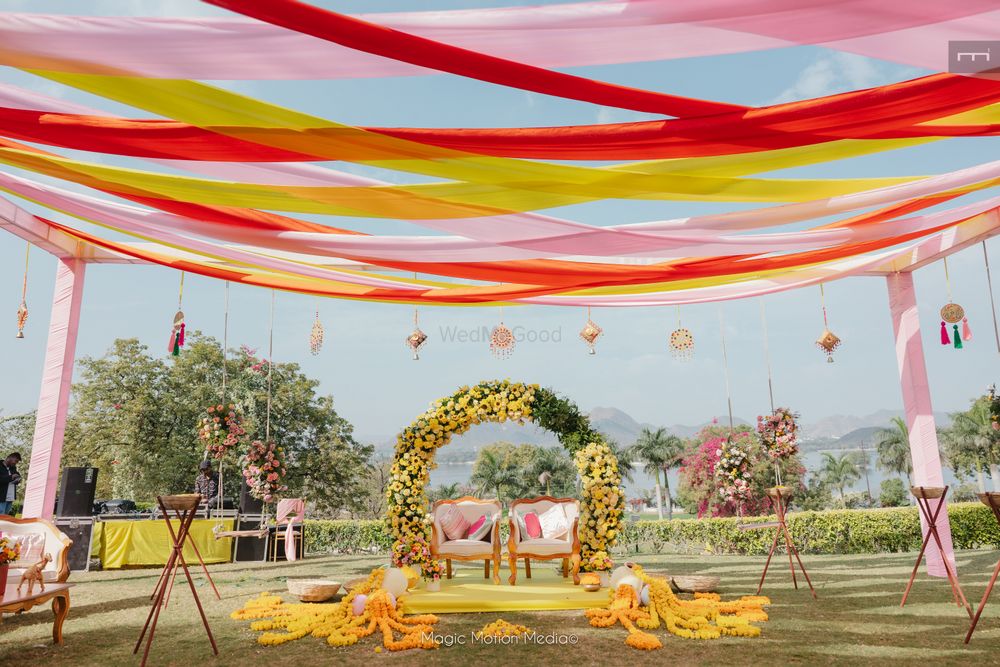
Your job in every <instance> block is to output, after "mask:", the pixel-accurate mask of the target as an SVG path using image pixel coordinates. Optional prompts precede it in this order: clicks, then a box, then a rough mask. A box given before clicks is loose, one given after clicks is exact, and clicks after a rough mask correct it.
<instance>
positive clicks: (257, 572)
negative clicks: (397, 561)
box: [0, 551, 1000, 667]
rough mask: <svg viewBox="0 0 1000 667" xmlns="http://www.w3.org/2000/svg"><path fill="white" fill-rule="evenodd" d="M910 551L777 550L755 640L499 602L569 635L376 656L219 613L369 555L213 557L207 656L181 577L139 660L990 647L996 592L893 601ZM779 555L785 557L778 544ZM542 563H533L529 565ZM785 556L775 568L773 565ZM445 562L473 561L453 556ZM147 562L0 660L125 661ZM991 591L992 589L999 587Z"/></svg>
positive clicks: (723, 559)
mask: <svg viewBox="0 0 1000 667" xmlns="http://www.w3.org/2000/svg"><path fill="white" fill-rule="evenodd" d="M915 557H916V555H915V554H884V555H863V556H807V557H806V558H805V563H806V567H808V568H809V574H810V576H811V578H812V580H813V583H814V584H815V585H816V589H817V592H818V594H819V601H813V600H812V598H811V597H810V596H809V593H808V590H805V589H800V590H798V591H795V590H794V589H793V588H792V586H791V581H790V577H789V574H788V569H787V565H786V562H787V561H785V560H778V561H776V562H775V563H773V564H772V565H776V566H777V569H773V570H772V572H771V573H769V575H768V582H767V583H766V584H765V588H764V593H765V594H768V595H770V597H771V599H772V601H773V604H772V606H771V607H770V609H769V613H770V616H771V620H770V621H768V622H766V623H763V624H761V627H762V628H763V635H762V637H761V638H759V639H735V638H725V639H720V640H717V641H692V640H683V639H680V638H677V637H674V636H672V635H668V634H666V632H665V631H663V630H662V629H660V630H656V631H654V632H656V633H657V635H658V636H659V637H660V639H661V641H663V644H664V647H663V649H661V650H660V651H654V652H651V653H642V652H639V651H635V650H633V649H630V648H628V647H626V646H625V644H624V639H625V632H624V631H623V630H621V629H620V628H615V629H596V628H591V627H590V626H589V625H588V624H587V621H586V619H585V618H584V617H583V613H582V612H580V611H572V612H536V613H507V614H502V615H501V616H502V617H503V618H504V619H506V620H508V621H511V622H514V623H520V624H524V625H527V626H528V627H530V628H532V629H533V630H535V631H536V632H542V633H546V634H548V633H555V634H557V635H573V636H576V637H577V639H578V641H577V643H576V644H572V645H561V646H534V645H521V646H484V645H482V644H474V645H466V646H453V647H449V648H444V647H443V648H441V649H439V650H437V651H424V652H419V653H418V652H415V651H411V652H407V653H404V654H389V653H387V652H382V653H380V654H376V653H375V652H374V647H375V646H380V645H381V642H380V641H379V639H378V638H377V637H370V638H367V639H364V640H362V641H361V642H360V643H359V644H357V645H355V646H352V647H346V648H333V647H330V646H328V645H327V644H326V642H325V641H323V640H320V639H315V638H312V637H305V638H303V639H301V640H298V641H294V642H290V643H287V644H284V645H282V646H279V647H262V646H259V645H258V644H256V642H255V637H256V633H253V632H251V631H250V630H249V629H248V626H249V623H247V622H237V621H233V620H231V619H230V618H229V613H230V612H231V611H232V610H234V609H237V608H239V607H241V606H242V605H243V603H244V602H245V601H246V600H247V599H248V598H249V597H251V596H253V595H255V594H257V593H258V592H260V591H263V590H270V591H281V590H284V588H285V584H284V581H285V578H286V577H309V576H324V577H337V578H340V579H342V580H344V579H349V578H352V577H354V576H357V575H362V574H366V573H367V572H368V571H369V570H370V569H371V568H372V567H373V566H375V565H377V564H379V563H380V562H381V561H382V559H381V558H373V557H349V556H336V557H334V556H326V557H316V558H309V559H307V560H305V561H300V562H299V563H294V564H287V563H279V564H244V563H241V564H230V565H216V566H212V574H213V577H214V579H215V581H216V584H217V585H218V587H219V590H220V592H221V594H222V600H221V601H220V600H216V599H215V597H214V596H213V595H212V591H211V588H210V587H208V585H207V583H206V582H204V581H203V579H202V578H196V583H197V584H198V592H199V595H200V597H201V599H202V601H203V603H204V604H205V607H206V611H207V613H208V616H209V620H210V622H211V625H212V630H213V632H214V633H215V637H216V640H217V641H218V644H219V650H220V655H219V657H218V658H212V656H211V651H210V648H209V644H208V640H207V638H206V637H205V634H204V630H203V629H202V627H201V624H200V622H199V619H198V615H197V612H196V611H195V609H194V605H193V604H191V599H190V594H189V592H188V591H187V588H186V587H184V588H181V586H180V585H181V584H182V581H183V580H179V581H178V586H177V587H175V589H174V594H173V596H174V597H173V598H172V600H171V603H170V606H169V607H167V608H166V609H165V610H164V612H163V614H162V615H161V618H160V624H159V626H158V627H157V631H156V640H155V642H154V644H153V649H152V652H151V655H150V663H149V664H150V665H178V666H180V665H183V666H184V667H190V666H191V665H196V664H208V665H239V666H241V667H243V666H246V665H249V664H292V665H296V667H304V666H306V665H319V664H323V665H326V664H337V665H341V664H343V665H371V664H375V663H378V664H381V663H383V662H384V663H385V664H395V665H401V664H405V665H410V664H418V662H419V664H421V665H456V666H457V665H462V666H464V665H469V664H480V665H501V664H517V665H518V666H519V667H520V666H522V665H523V666H525V667H527V666H530V665H553V664H577V665H590V664H602V665H614V664H619V665H630V666H632V665H646V664H649V665H652V664H657V665H661V664H664V663H672V664H681V665H686V664H713V665H714V664H730V663H732V664H740V665H742V664H781V663H809V664H810V665H817V664H857V663H858V662H859V661H862V660H864V661H873V662H874V661H885V660H888V661H891V663H890V664H906V663H910V664H916V663H918V662H923V663H928V662H933V663H934V664H938V665H948V664H986V663H989V662H991V661H992V660H994V659H996V658H995V657H992V658H991V656H995V655H996V654H997V651H998V649H1000V597H998V598H997V599H996V601H995V603H994V604H993V605H987V608H986V611H985V613H984V614H983V619H982V621H980V626H979V629H978V630H977V632H976V635H975V636H974V638H973V640H972V643H971V644H970V645H969V646H968V647H966V646H965V645H964V644H963V643H962V640H963V638H964V635H965V632H966V629H967V628H968V622H969V621H968V617H967V615H966V613H965V612H964V611H963V610H962V609H961V608H958V607H956V606H955V605H954V604H949V600H950V597H951V596H950V592H949V588H948V584H947V582H946V581H944V580H940V579H930V578H928V577H927V576H926V575H924V574H923V573H921V574H920V575H918V579H917V581H916V583H915V584H914V589H913V592H912V593H911V597H910V600H909V601H908V603H907V605H906V607H904V608H900V607H899V600H900V596H901V594H902V591H903V588H904V586H905V583H906V579H907V577H908V576H909V572H910V568H911V567H912V564H913V561H914V559H915ZM957 557H958V564H959V573H960V577H961V582H962V585H963V587H964V590H965V593H966V595H967V596H968V597H969V599H970V601H972V603H973V605H974V606H975V605H976V604H977V603H978V600H979V598H980V597H981V596H982V593H983V591H984V589H985V587H986V583H987V581H988V579H989V574H990V572H991V571H992V568H993V565H994V564H995V562H996V558H997V553H996V552H993V551H965V552H959V553H958V556H957ZM782 558H784V557H783V556H782ZM637 560H638V561H639V562H640V563H642V564H643V565H644V566H645V567H646V568H647V569H649V570H666V571H669V572H672V573H678V574H680V573H695V572H697V573H714V574H718V575H719V576H721V577H722V589H721V591H720V592H721V593H722V594H723V596H724V597H727V596H739V595H744V594H749V593H753V592H754V590H755V589H756V584H757V580H758V578H759V576H760V571H761V568H762V567H763V559H762V558H759V557H741V556H675V555H656V556H651V555H644V556H638V557H637ZM540 565H541V564H540ZM782 566H784V569H782ZM458 567H475V566H472V565H459V566H458ZM157 574H158V573H157V572H156V571H153V570H121V571H114V572H94V573H78V574H74V575H73V576H72V577H71V578H70V581H71V582H73V583H75V584H76V587H75V588H74V589H73V591H72V607H71V609H70V613H69V618H68V619H67V621H66V625H65V626H64V629H63V631H64V636H65V642H66V643H65V645H64V646H61V647H60V646H53V645H52V644H51V619H52V614H51V611H49V610H48V609H46V608H44V607H43V608H35V609H34V610H32V611H30V612H27V613H25V614H22V615H20V616H16V617H12V616H5V617H4V620H3V623H2V625H0V664H14V663H15V662H16V663H17V664H33V665H59V664H67V665H138V664H139V659H138V657H137V656H133V655H132V653H131V651H132V646H133V644H134V642H135V639H136V638H137V637H138V634H139V630H140V628H141V627H142V624H143V622H144V621H145V618H146V613H147V611H148V609H149V593H150V591H151V590H152V588H153V586H154V584H155V581H156V575H157ZM998 596H1000V591H998ZM497 617H498V615H497V614H495V613H493V614H461V615H442V616H441V620H440V622H439V623H438V624H437V626H436V627H437V630H438V631H439V632H441V633H445V634H451V633H457V634H463V635H469V634H470V633H471V632H473V631H475V630H478V629H479V628H481V627H482V626H483V625H485V624H486V623H488V622H490V621H493V620H495V619H496V618H497Z"/></svg>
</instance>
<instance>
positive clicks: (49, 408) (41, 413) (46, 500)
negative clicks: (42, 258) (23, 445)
mask: <svg viewBox="0 0 1000 667" xmlns="http://www.w3.org/2000/svg"><path fill="white" fill-rule="evenodd" d="M58 262H59V263H58V267H57V270H56V287H55V293H54V294H53V297H52V318H51V320H50V321H49V340H48V344H47V346H46V349H45V366H44V368H43V370H42V389H41V392H40V393H39V396H38V412H37V415H36V417H35V439H34V442H32V445H31V464H30V466H29V467H28V486H27V487H26V489H25V492H24V510H23V515H24V516H25V517H31V518H35V517H43V518H47V517H51V516H52V513H53V511H54V510H55V500H56V486H57V484H58V483H59V461H60V458H61V455H62V445H63V431H64V429H65V427H66V412H67V410H68V408H69V391H70V384H71V383H72V380H73V359H74V356H75V354H76V336H77V332H78V329H79V323H80V301H81V299H82V297H83V277H84V270H85V268H86V263H85V262H84V261H83V260H82V259H79V258H67V259H60V260H58Z"/></svg>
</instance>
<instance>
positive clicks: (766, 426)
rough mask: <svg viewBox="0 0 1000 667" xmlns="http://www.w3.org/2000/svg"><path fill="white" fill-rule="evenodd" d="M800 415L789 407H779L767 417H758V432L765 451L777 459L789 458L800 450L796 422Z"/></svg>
mask: <svg viewBox="0 0 1000 667" xmlns="http://www.w3.org/2000/svg"><path fill="white" fill-rule="evenodd" d="M796 419H798V415H797V414H795V413H794V412H792V411H791V410H789V409H788V408H777V409H775V411H774V412H773V413H772V414H770V415H767V416H766V417H765V416H763V415H761V416H758V417H757V434H758V435H760V441H761V444H762V445H763V446H764V451H765V452H766V453H767V455H768V456H770V457H771V458H772V459H774V460H775V461H777V460H780V459H787V458H788V457H790V456H794V455H795V454H797V453H798V451H799V439H798V432H799V426H798V423H796Z"/></svg>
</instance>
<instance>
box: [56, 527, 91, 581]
mask: <svg viewBox="0 0 1000 667" xmlns="http://www.w3.org/2000/svg"><path fill="white" fill-rule="evenodd" d="M56 528H58V529H59V530H61V531H62V532H64V533H66V536H67V537H68V538H69V539H71V540H73V544H72V545H70V548H69V552H68V553H67V555H66V556H67V560H68V561H69V569H70V570H72V571H74V572H80V571H83V572H85V571H87V570H89V569H90V540H91V537H92V536H93V534H94V519H93V518H91V517H79V518H77V517H73V518H70V519H56Z"/></svg>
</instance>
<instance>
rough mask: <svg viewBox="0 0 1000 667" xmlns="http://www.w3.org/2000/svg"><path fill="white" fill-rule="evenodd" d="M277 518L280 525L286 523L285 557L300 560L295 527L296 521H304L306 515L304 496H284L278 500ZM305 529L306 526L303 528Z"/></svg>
mask: <svg viewBox="0 0 1000 667" xmlns="http://www.w3.org/2000/svg"><path fill="white" fill-rule="evenodd" d="M275 514H276V518H275V520H276V521H277V523H278V526H281V524H283V523H284V524H286V525H285V558H287V559H288V560H298V557H299V555H298V553H297V551H296V549H295V539H294V529H293V526H294V524H295V523H302V520H303V519H305V517H306V501H305V500H303V499H302V498H283V499H281V500H279V501H278V508H277V510H276V512H275ZM303 530H305V528H303Z"/></svg>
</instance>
